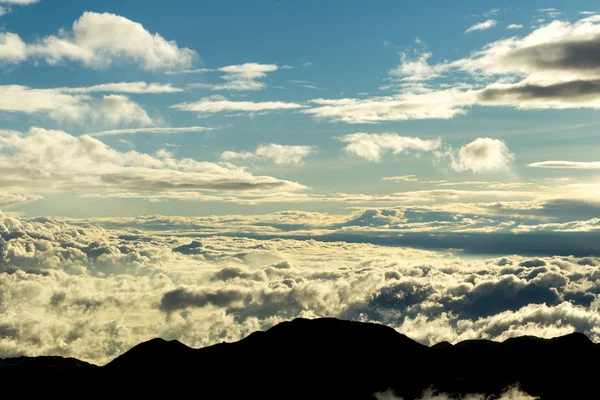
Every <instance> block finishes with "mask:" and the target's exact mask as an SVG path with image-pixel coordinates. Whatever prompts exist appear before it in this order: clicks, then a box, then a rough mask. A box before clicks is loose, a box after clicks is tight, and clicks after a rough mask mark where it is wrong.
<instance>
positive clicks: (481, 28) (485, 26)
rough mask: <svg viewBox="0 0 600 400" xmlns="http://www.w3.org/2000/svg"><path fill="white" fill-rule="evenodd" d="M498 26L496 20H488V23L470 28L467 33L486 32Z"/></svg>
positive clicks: (481, 23)
mask: <svg viewBox="0 0 600 400" xmlns="http://www.w3.org/2000/svg"><path fill="white" fill-rule="evenodd" d="M497 24H498V22H497V21H496V20H493V19H488V20H487V21H484V22H480V23H478V24H475V25H472V26H470V27H469V28H467V30H466V31H465V33H471V32H475V31H485V30H487V29H491V28H493V27H495V26H496V25H497Z"/></svg>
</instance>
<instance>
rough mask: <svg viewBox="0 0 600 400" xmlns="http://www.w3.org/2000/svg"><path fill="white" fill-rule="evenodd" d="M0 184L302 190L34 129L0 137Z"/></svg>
mask: <svg viewBox="0 0 600 400" xmlns="http://www.w3.org/2000/svg"><path fill="white" fill-rule="evenodd" d="M0 170H2V171H3V174H2V176H1V177H0V185H2V187H4V188H7V189H9V188H14V189H15V190H17V189H21V188H26V189H28V190H29V191H30V192H34V193H39V192H44V191H73V190H76V191H79V190H104V191H106V190H109V191H110V190H112V191H114V190H127V191H132V192H136V191H138V192H142V193H152V192H162V191H175V192H176V191H179V190H185V191H196V190H209V191H210V190H223V191H259V192H260V191H267V192H268V191H282V190H284V191H285V190H287V191H294V190H299V189H303V188H304V186H302V185H299V184H297V183H294V182H289V181H284V180H279V179H276V178H273V177H268V176H253V175H252V174H250V173H248V172H246V171H244V169H242V168H237V167H234V166H223V165H218V164H214V163H210V162H200V161H196V160H192V159H175V158H173V157H172V155H171V154H170V153H169V152H167V151H165V150H160V151H158V152H157V153H156V154H154V155H149V154H143V153H138V152H135V151H128V152H120V151H117V150H115V149H113V148H111V147H109V146H107V145H105V144H104V143H102V142H101V141H99V140H97V139H95V138H92V137H90V136H88V135H83V136H78V137H75V136H71V135H69V134H68V133H65V132H62V131H49V130H45V129H41V128H32V129H31V130H30V131H29V132H27V133H24V134H20V133H8V134H5V135H0Z"/></svg>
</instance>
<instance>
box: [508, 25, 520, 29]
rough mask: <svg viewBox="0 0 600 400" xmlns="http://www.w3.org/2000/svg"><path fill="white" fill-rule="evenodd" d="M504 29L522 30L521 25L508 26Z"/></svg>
mask: <svg viewBox="0 0 600 400" xmlns="http://www.w3.org/2000/svg"><path fill="white" fill-rule="evenodd" d="M506 29H523V25H521V24H510V25H508V26H507V27H506Z"/></svg>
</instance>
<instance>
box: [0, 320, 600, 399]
mask: <svg viewBox="0 0 600 400" xmlns="http://www.w3.org/2000/svg"><path fill="white" fill-rule="evenodd" d="M598 355H600V347H599V345H596V344H594V343H593V342H591V341H590V340H589V339H588V338H587V337H586V336H585V335H583V334H579V333H574V334H570V335H567V336H563V337H560V338H555V339H540V338H536V337H529V336H528V337H521V338H513V339H509V340H507V341H505V342H504V343H498V342H491V341H485V340H476V341H465V342H461V343H458V344H455V345H451V344H449V343H441V344H439V345H436V346H433V347H431V348H430V347H426V346H423V345H421V344H419V343H417V342H415V341H413V340H411V339H410V338H408V337H406V336H404V335H402V334H400V333H398V332H396V331H395V330H394V329H392V328H389V327H386V326H383V325H378V324H369V323H360V322H351V321H341V320H337V319H329V318H326V319H315V320H306V319H296V320H294V321H290V322H284V323H281V324H279V325H276V326H274V327H273V328H271V329H269V330H267V331H266V332H255V333H253V334H251V335H250V336H248V337H247V338H245V339H243V340H240V341H238V342H235V343H222V344H217V345H214V346H210V347H206V348H203V349H192V348H190V347H187V346H185V345H184V344H182V343H180V342H177V341H165V340H162V339H153V340H151V341H149V342H145V343H141V344H139V345H137V346H135V347H134V348H132V349H131V350H130V351H128V352H127V353H125V354H123V355H121V356H119V357H117V358H116V359H115V360H113V361H112V362H110V363H109V364H107V365H105V366H103V367H96V366H93V365H90V364H87V363H83V362H80V361H78V360H73V359H61V358H59V357H43V358H37V359H36V358H28V359H24V358H20V359H7V360H2V361H0V379H2V377H4V379H7V380H8V379H10V381H11V382H18V381H20V380H22V379H27V380H29V381H30V382H31V381H32V380H35V381H36V382H46V381H48V382H51V383H52V384H51V385H47V386H39V387H38V386H29V387H23V386H21V389H22V390H25V391H38V390H42V391H44V390H45V391H44V393H51V392H53V391H58V392H59V393H60V394H62V395H63V396H67V397H68V396H69V395H70V394H74V393H81V391H80V390H81V389H79V388H83V390H90V389H91V388H93V391H94V393H95V394H107V395H114V394H117V393H118V394H120V395H122V396H128V395H134V396H136V397H137V396H140V395H150V396H158V395H160V394H166V395H169V397H171V396H174V395H183V394H188V393H189V394H193V395H194V397H197V398H206V399H212V398H223V399H229V398H232V399H237V398H242V397H244V398H253V399H254V398H278V399H289V398H303V399H314V398H327V399H338V398H339V399H371V398H374V397H373V395H374V394H375V393H378V392H390V393H391V392H394V393H395V395H396V397H398V398H404V399H405V400H409V399H418V398H420V397H421V394H422V393H423V391H424V390H426V389H427V388H430V387H434V388H435V389H436V390H439V391H441V392H444V393H450V394H453V395H455V396H456V397H457V398H458V397H459V396H460V395H465V394H473V393H479V394H483V395H489V396H492V397H491V398H495V397H494V396H496V395H499V394H500V393H501V392H502V391H503V390H504V389H506V388H507V387H510V386H513V385H516V384H518V385H519V386H520V387H521V389H522V390H523V391H525V392H527V393H529V394H531V395H534V396H538V397H540V398H542V399H577V398H600V390H599V389H598V388H597V385H596V384H595V376H596V374H597V372H596V366H595V362H596V360H597V356H598ZM18 360H21V361H18ZM23 360H25V361H23ZM15 388H16V387H15ZM19 393H21V394H22V393H23V391H21V392H19Z"/></svg>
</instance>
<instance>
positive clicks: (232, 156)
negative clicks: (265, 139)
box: [220, 143, 316, 165]
mask: <svg viewBox="0 0 600 400" xmlns="http://www.w3.org/2000/svg"><path fill="white" fill-rule="evenodd" d="M315 151H316V150H315V148H314V147H312V146H286V145H281V144H275V143H271V144H262V145H260V146H258V147H257V148H256V150H255V151H254V152H241V153H238V152H234V151H226V152H223V153H222V154H221V158H220V159H221V161H227V162H230V161H234V162H235V161H272V162H273V163H275V164H278V165H303V164H304V159H305V158H306V157H307V156H309V155H311V154H313V153H314V152H315Z"/></svg>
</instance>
